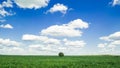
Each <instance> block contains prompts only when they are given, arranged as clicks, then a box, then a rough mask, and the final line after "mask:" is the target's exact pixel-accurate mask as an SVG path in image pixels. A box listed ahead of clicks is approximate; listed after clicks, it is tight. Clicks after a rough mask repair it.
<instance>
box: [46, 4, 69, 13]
mask: <svg viewBox="0 0 120 68" xmlns="http://www.w3.org/2000/svg"><path fill="white" fill-rule="evenodd" d="M67 10H68V7H67V6H65V5H63V4H59V3H57V4H55V5H54V6H53V7H52V8H50V9H49V10H48V11H47V12H50V13H54V12H61V13H63V14H66V12H67Z"/></svg>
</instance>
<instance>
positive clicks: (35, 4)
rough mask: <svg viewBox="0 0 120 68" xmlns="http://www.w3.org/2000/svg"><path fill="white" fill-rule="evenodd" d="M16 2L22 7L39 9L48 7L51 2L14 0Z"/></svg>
mask: <svg viewBox="0 0 120 68" xmlns="http://www.w3.org/2000/svg"><path fill="white" fill-rule="evenodd" d="M14 2H15V3H16V4H17V5H18V6H19V7H20V8H29V9H32V8H34V9H38V8H42V7H46V6H47V5H48V3H49V0H14Z"/></svg>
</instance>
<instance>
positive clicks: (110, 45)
mask: <svg viewBox="0 0 120 68" xmlns="http://www.w3.org/2000/svg"><path fill="white" fill-rule="evenodd" d="M100 39H101V40H103V41H105V43H100V44H98V47H99V48H101V49H103V51H108V52H109V51H114V50H115V48H116V47H117V46H119V45H120V32H115V33H113V34H110V35H108V36H103V37H100Z"/></svg>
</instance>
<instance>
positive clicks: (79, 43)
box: [63, 39, 86, 47]
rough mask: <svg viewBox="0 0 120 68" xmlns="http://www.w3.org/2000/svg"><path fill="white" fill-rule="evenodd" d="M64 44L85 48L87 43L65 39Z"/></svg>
mask: <svg viewBox="0 0 120 68" xmlns="http://www.w3.org/2000/svg"><path fill="white" fill-rule="evenodd" d="M63 41H64V44H65V45H67V46H74V47H84V46H85V45H86V43H85V42H84V41H78V40H77V41H70V40H67V39H64V40H63Z"/></svg>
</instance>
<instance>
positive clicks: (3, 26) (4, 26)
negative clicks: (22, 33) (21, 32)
mask: <svg viewBox="0 0 120 68" xmlns="http://www.w3.org/2000/svg"><path fill="white" fill-rule="evenodd" d="M0 28H6V29H13V26H11V25H10V24H6V25H0Z"/></svg>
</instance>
